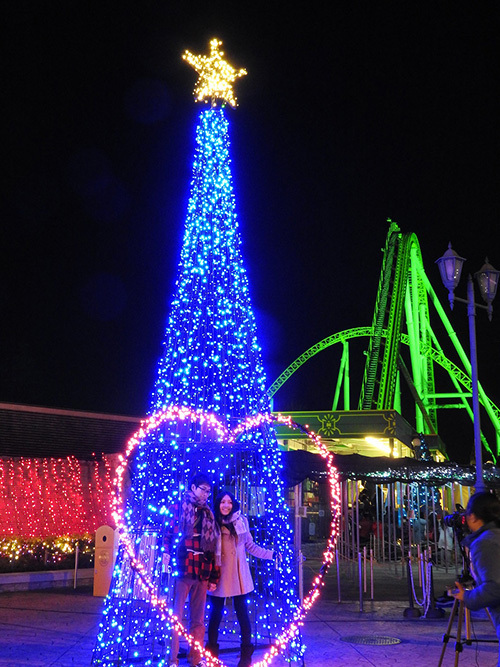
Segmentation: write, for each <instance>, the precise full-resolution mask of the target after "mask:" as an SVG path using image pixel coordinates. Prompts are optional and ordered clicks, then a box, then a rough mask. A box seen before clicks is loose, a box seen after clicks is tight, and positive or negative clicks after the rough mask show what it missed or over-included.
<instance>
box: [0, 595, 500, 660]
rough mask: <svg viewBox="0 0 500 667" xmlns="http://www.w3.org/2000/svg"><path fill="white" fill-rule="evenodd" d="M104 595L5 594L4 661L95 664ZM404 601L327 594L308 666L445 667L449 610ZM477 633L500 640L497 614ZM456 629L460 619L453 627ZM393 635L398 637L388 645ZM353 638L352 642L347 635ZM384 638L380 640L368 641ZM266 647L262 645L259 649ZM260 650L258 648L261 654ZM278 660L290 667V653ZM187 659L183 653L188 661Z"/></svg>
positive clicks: (311, 627) (480, 647) (481, 648)
mask: <svg viewBox="0 0 500 667" xmlns="http://www.w3.org/2000/svg"><path fill="white" fill-rule="evenodd" d="M102 604H103V601H102V599H101V598H94V597H93V596H92V594H91V591H90V590H89V589H88V588H82V589H77V590H76V591H74V590H73V589H49V590H46V591H26V592H24V591H23V592H14V593H8V592H4V593H1V594H0V665H1V666H2V667H17V666H19V665H30V666H31V667H49V666H55V665H57V666H59V667H70V666H71V667H75V666H77V667H88V665H89V664H90V659H91V655H92V649H93V646H94V642H95V637H96V633H97V626H98V623H99V620H100V613H101V609H102ZM407 606H408V605H407V604H405V603H404V602H401V601H398V602H390V601H385V602H369V601H368V602H366V601H365V603H364V607H363V611H362V612H360V611H359V604H357V603H355V602H342V603H338V602H333V601H329V600H326V599H325V600H320V601H319V602H318V603H317V605H316V606H315V607H314V608H313V609H312V610H311V612H310V613H309V615H308V617H307V619H306V622H305V625H304V629H303V638H304V643H305V644H306V646H307V650H306V654H305V665H306V667H325V666H328V665H373V666H375V667H380V666H384V665H391V666H392V665H406V667H410V666H413V665H415V667H417V666H418V667H426V666H431V665H432V666H433V667H437V665H438V662H439V657H440V654H441V650H442V647H443V642H442V637H443V634H444V633H445V632H446V629H447V625H448V617H449V609H448V610H446V615H445V617H444V618H440V619H437V620H431V619H425V618H417V619H414V620H407V619H405V618H404V615H403V612H404V610H405V608H406V607H407ZM472 622H473V633H472V636H473V637H474V636H475V637H476V638H489V639H494V638H495V636H494V632H493V628H492V626H491V623H490V621H489V620H488V619H487V618H486V616H485V615H482V614H480V615H479V614H478V615H476V614H473V615H472ZM455 631H456V624H455V625H454V628H453V631H452V634H454V633H455ZM384 638H390V639H392V640H393V641H394V642H396V641H397V640H399V642H398V643H393V644H387V643H385V644H384V641H388V640H387V639H386V640H384ZM346 640H350V641H346ZM369 641H378V642H379V643H378V644H376V645H373V644H367V643H366V642H369ZM259 653H260V654H262V652H259ZM259 653H256V654H255V657H254V660H257V659H258V657H259ZM497 655H498V645H497V644H493V643H491V644H490V643H485V644H482V643H479V644H476V643H473V644H472V645H471V646H464V649H463V652H462V653H461V655H460V660H459V664H460V665H461V666H462V667H473V666H474V667H478V666H479V667H493V665H496V664H497ZM221 657H222V659H223V660H224V662H225V664H227V665H228V667H235V665H236V663H237V660H238V654H237V652H236V651H230V652H226V651H224V652H223V654H222V656H221ZM454 660H455V648H454V639H451V640H450V642H449V643H448V645H447V648H446V652H445V659H444V662H443V666H444V667H448V666H449V665H453V664H454ZM273 664H275V665H279V666H280V667H282V666H283V665H285V664H286V662H285V660H284V659H282V658H279V659H277V660H276V661H275V662H274V663H273ZM184 665H187V661H186V660H182V661H181V663H180V667H184Z"/></svg>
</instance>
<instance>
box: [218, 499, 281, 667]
mask: <svg viewBox="0 0 500 667" xmlns="http://www.w3.org/2000/svg"><path fill="white" fill-rule="evenodd" d="M239 510H240V504H239V502H238V501H237V500H236V498H235V497H234V496H233V494H232V493H229V492H228V491H223V492H222V493H220V494H219V495H218V496H217V498H216V499H215V503H214V516H215V521H216V523H217V525H218V526H219V528H220V533H219V539H218V543H217V549H216V553H215V558H216V562H220V565H221V578H220V581H219V583H218V585H217V588H216V589H215V591H213V592H212V593H211V605H212V609H211V611H210V620H209V623H208V644H207V649H208V650H209V651H210V652H211V653H212V655H213V656H215V657H218V654H219V644H218V643H217V640H218V636H219V626H220V622H221V619H222V613H223V610H224V601H225V599H226V598H229V597H231V598H233V605H234V609H235V611H236V617H237V619H238V623H239V624H240V632H241V655H240V661H239V662H238V667H250V664H251V661H252V653H253V645H252V630H251V627H250V619H249V617H248V608H247V597H248V594H249V593H251V592H252V591H253V589H254V586H253V580H252V575H251V574H250V567H249V565H248V561H247V559H246V552H247V551H248V553H250V554H252V556H256V557H257V558H264V559H266V560H272V559H273V558H274V557H275V553H274V551H272V550H271V549H264V548H263V547H259V546H258V545H257V544H255V542H254V541H253V539H252V536H251V534H250V530H249V527H248V521H247V518H246V517H245V516H243V515H242V514H241V512H240V511H239ZM219 559H220V561H219Z"/></svg>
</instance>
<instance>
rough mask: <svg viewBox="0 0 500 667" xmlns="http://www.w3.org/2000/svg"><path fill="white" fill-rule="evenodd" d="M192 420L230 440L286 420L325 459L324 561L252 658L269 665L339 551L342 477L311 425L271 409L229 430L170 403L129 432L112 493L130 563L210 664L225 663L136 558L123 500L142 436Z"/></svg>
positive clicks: (165, 616) (163, 613)
mask: <svg viewBox="0 0 500 667" xmlns="http://www.w3.org/2000/svg"><path fill="white" fill-rule="evenodd" d="M186 420H190V421H193V422H198V423H200V424H202V425H203V424H204V425H206V426H209V427H211V428H213V429H214V430H215V432H216V433H217V435H218V436H219V437H220V439H221V440H222V439H223V440H224V442H227V443H234V442H236V440H237V439H238V437H239V436H240V435H242V434H243V433H248V432H250V431H252V430H254V429H256V428H258V427H259V426H260V425H261V424H263V423H267V424H272V423H281V424H286V425H287V426H288V427H290V428H294V429H298V430H300V431H302V432H303V433H304V434H305V435H306V436H307V438H309V440H311V441H312V442H313V443H314V444H315V445H316V447H318V449H319V451H320V454H321V456H322V457H323V458H324V459H325V461H326V465H327V471H328V482H329V487H330V507H331V510H332V523H331V530H330V536H329V538H328V541H327V545H326V549H325V551H324V553H323V562H322V565H321V567H320V570H319V573H318V574H317V575H316V577H315V578H314V580H313V584H312V587H311V590H310V591H309V593H308V594H307V596H306V597H305V598H304V601H303V602H302V605H300V606H298V607H297V609H296V610H295V613H294V615H293V619H292V620H291V621H290V623H289V624H288V626H287V627H286V628H284V629H283V631H282V633H281V634H280V635H279V637H277V638H276V639H275V641H274V644H273V645H272V646H271V648H270V649H269V650H268V651H267V652H266V653H265V655H264V656H263V657H262V658H261V660H259V661H258V662H254V663H252V667H268V665H270V664H271V663H272V661H273V660H274V658H275V657H276V656H277V655H279V654H280V653H282V652H283V651H284V650H285V648H286V647H287V646H288V644H289V642H290V641H291V639H293V637H295V636H296V635H297V634H298V633H299V630H300V626H301V625H302V624H303V620H304V618H305V616H306V614H307V613H308V611H309V610H310V609H311V607H312V606H313V604H314V603H315V602H316V600H317V599H318V597H319V594H320V589H321V587H322V586H323V585H324V576H325V574H326V572H327V570H328V567H329V566H330V564H331V563H332V562H333V560H334V557H335V543H336V539H337V534H338V525H339V517H340V485H339V480H338V473H337V470H336V468H335V467H334V465H333V457H332V454H331V453H330V452H329V451H328V450H327V448H326V446H325V445H324V444H323V442H322V441H321V438H320V437H319V436H318V435H317V434H316V433H314V432H313V431H310V430H309V429H308V428H307V427H304V426H302V425H301V424H297V423H296V422H294V421H292V419H291V418H290V417H286V416H284V415H281V414H277V415H272V414H270V413H265V414H257V415H254V416H251V417H247V418H246V419H244V420H243V421H241V422H240V423H239V424H238V425H237V426H236V427H235V428H234V429H232V430H228V429H227V428H226V427H225V426H224V424H222V422H221V421H220V420H219V419H218V418H217V417H216V416H215V415H213V414H207V413H205V412H203V411H198V410H192V409H191V408H188V407H183V406H182V407H179V406H169V407H168V408H165V409H164V410H161V411H158V412H156V413H154V414H153V415H151V416H150V417H148V418H147V419H144V420H143V421H142V422H141V427H140V428H139V430H138V431H136V433H134V435H133V436H132V437H131V438H130V440H129V441H128V443H127V447H126V450H125V454H124V455H121V456H120V464H119V465H118V467H117V469H116V477H115V480H114V483H115V488H116V491H115V494H114V497H113V510H112V514H113V518H114V520H115V522H116V526H117V528H118V529H119V533H120V540H121V541H122V543H123V544H124V547H125V550H126V552H127V555H128V557H129V559H130V564H131V567H132V568H133V569H134V570H135V572H136V573H137V575H138V577H139V581H140V584H141V586H142V587H143V588H144V590H145V591H146V592H147V593H148V595H149V599H150V602H151V604H152V605H153V606H154V607H155V608H156V609H157V611H158V613H159V615H160V618H161V619H162V621H164V622H165V623H166V624H167V625H168V626H169V627H170V628H172V629H173V630H174V631H175V632H177V633H179V634H180V635H181V636H182V637H184V639H186V641H187V642H188V644H189V645H190V646H191V645H195V646H196V648H198V649H199V650H200V652H201V653H202V655H203V656H204V657H205V659H206V662H207V665H208V666H209V667H225V665H224V663H223V662H222V661H221V660H219V659H217V658H215V657H214V656H213V655H212V654H211V653H210V652H209V651H207V650H205V649H204V648H203V647H202V646H200V645H199V644H198V642H196V641H195V639H194V638H193V637H192V636H191V635H190V634H189V632H188V631H187V630H186V628H185V627H184V625H183V624H182V623H181V621H180V620H179V619H178V618H177V616H175V615H174V614H173V613H172V611H171V610H170V609H168V608H167V604H166V601H165V600H163V599H160V598H158V596H157V589H156V586H155V585H154V584H153V583H152V581H151V578H150V577H149V575H148V573H147V572H146V570H145V567H144V565H143V564H142V563H141V562H140V561H139V560H137V558H136V557H135V551H134V546H133V539H132V537H131V535H130V532H129V528H128V526H127V522H126V520H125V517H124V503H123V481H124V474H125V470H126V467H127V463H128V460H129V458H130V456H131V455H132V453H133V452H134V450H135V448H136V447H137V446H138V444H139V443H140V442H141V441H142V440H144V438H145V437H146V436H147V435H148V434H149V433H152V432H154V431H155V430H156V429H158V428H159V427H160V426H161V425H162V424H163V423H165V422H168V421H172V422H173V421H186Z"/></svg>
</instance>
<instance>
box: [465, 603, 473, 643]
mask: <svg viewBox="0 0 500 667" xmlns="http://www.w3.org/2000/svg"><path fill="white" fill-rule="evenodd" d="M470 629H471V625H470V609H467V607H465V643H466V644H467V646H471V645H472V639H471V636H470Z"/></svg>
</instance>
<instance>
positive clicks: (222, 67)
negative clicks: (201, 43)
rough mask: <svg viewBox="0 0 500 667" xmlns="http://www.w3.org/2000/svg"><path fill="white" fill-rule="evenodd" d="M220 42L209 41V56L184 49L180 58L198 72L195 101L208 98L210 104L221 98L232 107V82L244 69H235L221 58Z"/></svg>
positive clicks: (243, 74) (234, 101)
mask: <svg viewBox="0 0 500 667" xmlns="http://www.w3.org/2000/svg"><path fill="white" fill-rule="evenodd" d="M220 46H222V42H221V41H219V40H218V39H216V38H215V39H212V40H211V41H210V55H209V56H202V55H199V56H195V55H194V54H193V53H191V51H185V52H184V54H183V56H182V58H183V59H184V60H186V61H187V62H188V63H189V64H190V65H191V67H193V68H194V69H195V70H196V72H197V73H198V81H197V82H196V86H195V88H194V95H195V97H196V101H197V102H201V101H202V100H205V99H207V98H208V99H210V100H211V103H212V106H215V101H216V100H223V101H224V102H227V103H228V104H230V105H231V106H232V107H235V106H236V98H235V96H234V94H233V83H234V82H235V81H236V79H238V78H239V77H240V76H245V74H246V73H247V71H246V70H245V69H240V70H236V69H234V67H232V66H231V65H230V64H229V63H228V62H227V61H226V60H224V59H223V58H222V56H223V55H224V52H223V51H220V50H219V47H220Z"/></svg>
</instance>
